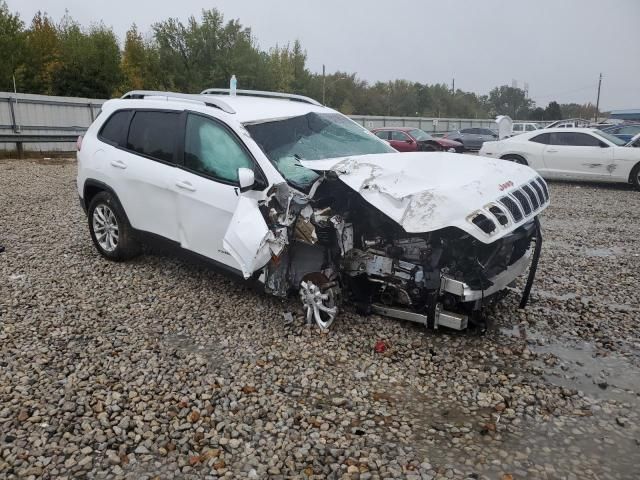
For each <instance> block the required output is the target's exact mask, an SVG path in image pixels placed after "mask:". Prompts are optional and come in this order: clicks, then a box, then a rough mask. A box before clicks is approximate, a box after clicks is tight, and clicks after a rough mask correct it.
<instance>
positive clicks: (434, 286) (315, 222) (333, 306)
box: [260, 174, 541, 329]
mask: <svg viewBox="0 0 640 480" xmlns="http://www.w3.org/2000/svg"><path fill="white" fill-rule="evenodd" d="M260 209H261V212H262V215H263V216H264V218H265V219H266V222H267V226H268V228H269V230H270V231H273V232H280V233H281V235H282V236H284V235H285V232H286V239H283V238H281V240H280V243H281V244H283V243H286V245H285V246H284V247H283V248H282V249H281V250H278V252H277V254H272V257H271V260H270V261H269V262H268V264H267V265H266V266H265V267H264V269H263V270H262V272H260V280H261V281H262V282H263V283H264V286H265V289H266V290H267V291H268V292H270V293H272V294H274V295H277V296H286V295H289V294H291V293H294V292H297V293H298V295H299V296H300V299H301V301H302V304H303V306H304V308H305V310H306V317H307V321H308V322H315V323H317V324H318V325H319V326H320V328H321V329H327V328H329V327H330V325H331V323H332V322H333V321H334V319H335V318H336V314H337V312H338V308H339V306H340V304H341V302H349V303H352V304H355V306H356V307H357V310H358V311H360V312H361V313H365V314H368V313H372V312H374V313H380V314H383V315H388V316H393V317H396V318H402V319H405V320H411V321H416V322H419V323H423V324H424V325H425V326H428V327H432V328H438V326H447V327H450V328H456V329H464V328H466V327H467V323H468V321H469V320H470V321H472V322H473V321H475V320H477V319H479V315H480V312H481V311H482V308H483V306H485V305H487V304H488V303H489V302H491V301H493V300H494V299H495V298H497V297H498V296H499V295H500V294H501V293H502V292H503V291H504V288H505V286H506V284H505V285H498V284H496V281H495V279H496V278H500V277H501V274H503V272H506V271H508V270H509V269H512V268H515V267H516V266H517V267H518V269H519V271H518V273H520V270H522V269H523V268H524V267H520V265H524V264H525V263H526V264H527V266H528V264H529V263H530V262H529V259H530V257H531V254H532V250H533V248H532V245H533V244H538V245H537V247H539V243H540V242H539V240H540V238H541V237H540V232H539V224H538V222H537V220H535V219H531V220H530V221H529V222H527V223H524V224H523V225H521V226H520V227H519V228H517V229H516V230H514V231H513V232H511V233H509V234H508V235H506V236H503V237H501V238H499V239H498V240H496V241H495V242H493V243H488V244H487V243H483V242H481V241H479V240H478V239H476V238H474V237H473V236H472V235H470V234H469V233H467V232H464V231H463V230H460V229H458V228H455V227H447V228H443V229H440V230H436V231H433V232H427V233H407V232H406V231H405V230H404V229H403V228H402V227H401V226H400V225H398V223H397V222H395V221H393V220H391V219H390V218H388V217H387V216H386V215H385V214H383V213H381V212H380V211H378V210H376V209H375V208H372V206H371V205H369V204H368V203H367V202H366V201H365V200H364V199H363V198H362V196H361V195H360V194H359V193H358V192H356V191H354V190H353V189H351V188H349V187H348V186H346V185H345V184H344V183H342V182H341V181H339V179H338V178H337V176H335V175H332V174H328V175H325V176H324V177H323V178H321V179H319V180H318V181H317V182H316V184H314V186H313V187H312V189H311V191H310V192H309V193H308V195H303V194H301V193H300V192H298V191H297V190H294V189H292V188H291V187H289V186H288V185H286V184H280V185H276V186H274V187H273V188H272V190H271V192H270V194H269V196H268V200H267V201H266V202H264V203H263V204H262V205H261V207H260ZM538 253H539V251H538ZM534 274H535V272H534ZM511 281H512V279H511V278H510V279H509V282H508V283H511ZM530 281H532V278H530ZM529 288H530V286H529ZM478 292H479V293H478ZM485 292H486V295H485Z"/></svg>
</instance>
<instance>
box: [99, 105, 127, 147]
mask: <svg viewBox="0 0 640 480" xmlns="http://www.w3.org/2000/svg"><path fill="white" fill-rule="evenodd" d="M130 117H131V111H130V110H119V111H117V112H115V113H114V114H113V115H111V116H110V117H109V118H108V119H107V121H106V122H104V125H103V126H102V130H100V135H99V138H100V140H102V141H104V142H107V143H110V144H111V145H116V146H119V147H123V146H124V145H125V143H126V140H127V130H128V129H129V118H130Z"/></svg>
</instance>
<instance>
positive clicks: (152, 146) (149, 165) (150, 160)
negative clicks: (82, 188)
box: [105, 111, 181, 240]
mask: <svg viewBox="0 0 640 480" xmlns="http://www.w3.org/2000/svg"><path fill="white" fill-rule="evenodd" d="M180 115H181V112H175V111H172V112H163V111H137V112H135V114H134V115H133V118H132V119H131V124H130V125H129V128H128V136H127V139H126V145H124V146H123V147H121V148H117V147H115V146H109V147H108V149H109V151H108V152H107V153H108V159H109V161H108V163H107V165H106V166H105V168H106V169H107V171H108V172H109V175H110V176H111V178H112V179H113V180H112V185H113V188H114V190H115V192H116V194H117V195H118V198H119V199H120V202H121V203H122V206H123V208H124V210H125V212H126V214H127V217H128V218H129V222H130V223H131V226H133V228H136V229H138V230H142V231H145V232H151V233H154V234H156V235H161V236H163V237H165V238H168V239H170V240H177V238H178V237H177V224H176V213H177V210H176V196H175V193H174V192H173V188H172V183H173V177H174V174H175V171H176V167H175V158H176V148H177V144H178V139H179V137H180V128H179V119H180Z"/></svg>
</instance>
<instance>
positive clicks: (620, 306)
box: [531, 290, 639, 312]
mask: <svg viewBox="0 0 640 480" xmlns="http://www.w3.org/2000/svg"><path fill="white" fill-rule="evenodd" d="M531 296H532V297H533V298H535V297H538V298H543V299H546V300H557V301H561V302H566V301H569V300H577V299H579V300H580V301H582V302H598V304H599V305H602V306H605V307H608V308H609V309H610V310H613V311H619V312H633V311H636V310H639V309H638V307H637V306H636V307H634V306H633V305H629V304H627V303H618V302H611V301H607V300H606V299H604V298H596V297H594V296H591V295H578V294H576V293H573V292H567V293H562V294H558V293H553V292H549V291H547V290H535V291H534V292H532V294H531Z"/></svg>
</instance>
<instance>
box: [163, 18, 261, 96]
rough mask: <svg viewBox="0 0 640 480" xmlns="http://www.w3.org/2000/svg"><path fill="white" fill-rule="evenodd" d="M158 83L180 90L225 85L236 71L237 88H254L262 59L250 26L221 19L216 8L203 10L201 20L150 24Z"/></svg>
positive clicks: (256, 84)
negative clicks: (160, 75)
mask: <svg viewBox="0 0 640 480" xmlns="http://www.w3.org/2000/svg"><path fill="white" fill-rule="evenodd" d="M153 35H154V38H155V41H156V43H157V48H158V57H159V63H160V64H161V65H162V68H163V71H164V73H163V79H162V82H161V83H162V84H163V85H164V86H165V87H166V88H171V89H175V90H178V91H182V92H199V91H201V90H202V89H204V88H207V87H228V85H229V79H230V78H231V75H234V74H235V75H236V78H237V79H238V86H239V88H258V87H259V86H260V85H261V84H262V83H263V82H264V77H263V76H262V74H264V73H265V70H267V69H266V68H265V61H267V60H268V59H269V56H265V55H262V54H261V52H260V51H259V50H258V49H257V48H256V47H255V45H254V42H253V38H252V37H251V30H250V29H247V28H243V27H242V25H240V23H239V22H238V21H237V20H231V21H229V22H227V23H226V24H225V23H224V17H223V16H222V14H221V13H220V12H218V11H217V10H216V9H211V10H204V11H203V12H202V21H201V23H199V22H198V20H196V18H195V17H193V16H192V17H190V18H189V19H188V21H187V24H186V25H185V24H183V23H182V22H181V21H179V20H178V19H175V18H170V19H169V20H165V21H163V22H159V23H156V24H154V25H153Z"/></svg>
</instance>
